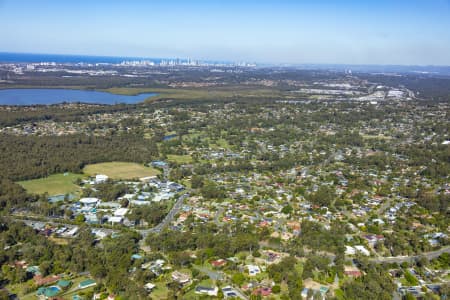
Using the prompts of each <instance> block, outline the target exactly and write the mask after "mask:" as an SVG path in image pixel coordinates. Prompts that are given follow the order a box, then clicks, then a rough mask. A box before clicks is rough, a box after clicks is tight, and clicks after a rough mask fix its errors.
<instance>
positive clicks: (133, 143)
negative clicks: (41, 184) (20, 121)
mask: <svg viewBox="0 0 450 300" xmlns="http://www.w3.org/2000/svg"><path fill="white" fill-rule="evenodd" d="M0 152H1V153H2V155H1V156H0V168H1V169H2V172H1V174H0V177H2V176H3V177H4V178H8V179H11V180H28V179H34V178H40V177H45V176H48V175H51V174H54V173H61V172H74V173H80V172H81V171H82V169H83V167H84V166H85V165H86V164H90V163H98V162H107V161H128V162H138V163H145V162H148V161H150V160H152V159H154V158H156V157H157V156H158V148H157V145H156V144H155V143H154V142H153V141H152V140H148V139H144V138H143V137H142V136H140V135H129V134H128V135H117V136H109V137H99V136H86V135H70V136H45V137H44V136H42V137H36V136H12V135H6V134H3V135H0Z"/></svg>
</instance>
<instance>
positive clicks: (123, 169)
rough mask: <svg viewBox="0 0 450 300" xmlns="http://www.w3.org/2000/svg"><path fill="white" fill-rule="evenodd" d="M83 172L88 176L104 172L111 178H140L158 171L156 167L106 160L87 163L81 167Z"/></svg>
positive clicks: (156, 173) (155, 173)
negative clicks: (105, 161) (97, 162)
mask: <svg viewBox="0 0 450 300" xmlns="http://www.w3.org/2000/svg"><path fill="white" fill-rule="evenodd" d="M83 172H84V173H85V174H86V175H89V176H95V175H96V174H104V175H107V176H108V177H110V178H112V179H133V178H142V177H147V176H154V175H158V174H159V173H160V172H159V171H158V170H157V169H154V168H151V167H146V166H143V165H140V164H137V163H128V162H107V163H99V164H92V165H87V166H86V167H85V168H84V169H83Z"/></svg>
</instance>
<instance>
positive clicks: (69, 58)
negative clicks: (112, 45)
mask: <svg viewBox="0 0 450 300" xmlns="http://www.w3.org/2000/svg"><path fill="white" fill-rule="evenodd" d="M130 60H131V61H134V60H151V61H153V62H155V63H159V62H160V61H161V60H162V59H161V58H143V57H120V56H88V55H63V54H33V53H11V52H0V62H10V63H13V62H15V63H18V62H24V63H39V62H56V63H74V64H75V63H90V64H96V63H110V64H118V63H121V62H123V61H130Z"/></svg>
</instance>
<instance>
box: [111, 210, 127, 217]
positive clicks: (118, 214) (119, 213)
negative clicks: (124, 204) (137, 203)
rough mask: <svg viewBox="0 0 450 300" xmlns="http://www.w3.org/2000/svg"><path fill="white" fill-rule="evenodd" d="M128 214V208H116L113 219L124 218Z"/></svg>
mask: <svg viewBox="0 0 450 300" xmlns="http://www.w3.org/2000/svg"><path fill="white" fill-rule="evenodd" d="M127 213H128V208H118V209H116V210H115V211H114V216H115V217H124V216H125V215H126V214H127Z"/></svg>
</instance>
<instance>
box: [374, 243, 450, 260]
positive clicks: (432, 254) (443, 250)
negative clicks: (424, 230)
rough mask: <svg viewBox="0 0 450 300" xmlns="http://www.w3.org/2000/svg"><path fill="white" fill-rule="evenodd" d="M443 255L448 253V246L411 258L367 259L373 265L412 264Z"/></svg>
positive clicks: (449, 248)
mask: <svg viewBox="0 0 450 300" xmlns="http://www.w3.org/2000/svg"><path fill="white" fill-rule="evenodd" d="M443 253H450V246H445V247H443V248H441V249H439V250H436V251H430V252H424V253H422V254H420V255H413V256H387V257H386V256H385V257H375V258H371V259H369V260H370V261H371V262H374V263H402V262H405V261H406V262H412V261H414V260H416V259H419V258H421V257H425V258H427V259H429V260H430V259H433V258H436V257H438V256H439V255H441V254H443Z"/></svg>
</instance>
